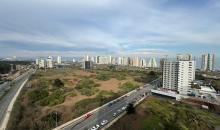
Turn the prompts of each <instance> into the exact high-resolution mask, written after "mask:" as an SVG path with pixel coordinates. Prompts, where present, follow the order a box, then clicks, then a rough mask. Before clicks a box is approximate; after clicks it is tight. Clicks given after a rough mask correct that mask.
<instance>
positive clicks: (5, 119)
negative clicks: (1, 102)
mask: <svg viewBox="0 0 220 130" xmlns="http://www.w3.org/2000/svg"><path fill="white" fill-rule="evenodd" d="M27 81H28V79H26V80H25V81H24V82H23V83H22V85H21V87H20V88H19V89H18V91H17V93H16V94H15V96H14V97H13V99H12V100H11V102H10V104H9V106H8V108H7V110H6V114H5V117H4V119H3V121H2V124H1V127H0V130H5V129H6V127H7V124H8V121H9V118H10V115H11V111H12V108H13V105H14V103H15V101H16V99H17V97H18V95H19V94H20V92H21V90H22V88H23V87H24V85H25V84H26V82H27Z"/></svg>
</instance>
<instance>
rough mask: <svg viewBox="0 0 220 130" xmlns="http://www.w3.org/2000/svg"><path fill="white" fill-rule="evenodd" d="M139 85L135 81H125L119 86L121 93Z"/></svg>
mask: <svg viewBox="0 0 220 130" xmlns="http://www.w3.org/2000/svg"><path fill="white" fill-rule="evenodd" d="M138 87H139V86H138V85H137V84H136V83H135V82H131V81H128V82H125V83H124V84H122V85H121V86H120V87H119V88H120V89H121V92H122V93H127V92H130V91H132V90H134V89H136V88H138Z"/></svg>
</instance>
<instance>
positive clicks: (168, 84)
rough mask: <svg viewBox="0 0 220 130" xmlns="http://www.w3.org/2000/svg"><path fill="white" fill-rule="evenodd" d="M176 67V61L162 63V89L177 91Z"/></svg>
mask: <svg viewBox="0 0 220 130" xmlns="http://www.w3.org/2000/svg"><path fill="white" fill-rule="evenodd" d="M178 67H179V63H178V62H177V61H164V64H163V88H166V89H169V90H175V91H177V86H178Z"/></svg>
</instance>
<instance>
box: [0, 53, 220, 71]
mask: <svg viewBox="0 0 220 130" xmlns="http://www.w3.org/2000/svg"><path fill="white" fill-rule="evenodd" d="M48 56H52V57H53V58H55V59H53V61H56V57H57V56H53V55H48ZM48 56H39V57H17V58H25V59H28V60H32V61H35V59H36V58H47V57H48ZM59 56H61V57H62V61H72V59H73V58H82V57H84V56H85V55H83V56H62V55H59ZM97 56H108V55H97ZM111 56H112V55H111ZM117 57H119V56H117ZM125 57H129V56H125ZM138 57H140V56H138ZM193 57H194V56H193ZM0 58H10V57H0ZM11 58H12V56H11ZM140 58H141V57H140ZM143 58H145V59H150V58H153V57H152V56H151V57H150V56H149V57H146V56H143ZM155 58H156V61H157V63H158V64H159V59H160V58H161V57H155ZM169 58H170V59H175V58H176V57H175V56H173V57H169ZM195 58H196V59H195V61H196V68H201V58H202V57H201V56H200V57H196V56H195ZM215 69H217V70H220V57H215Z"/></svg>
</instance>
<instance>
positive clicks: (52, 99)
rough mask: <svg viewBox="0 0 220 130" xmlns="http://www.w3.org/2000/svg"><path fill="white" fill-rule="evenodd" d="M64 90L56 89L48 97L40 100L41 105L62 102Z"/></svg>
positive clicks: (52, 104) (53, 104)
mask: <svg viewBox="0 0 220 130" xmlns="http://www.w3.org/2000/svg"><path fill="white" fill-rule="evenodd" d="M65 96H66V95H64V92H63V91H61V90H57V91H55V92H54V93H52V94H51V95H49V96H48V97H46V98H44V99H42V100H41V101H40V105H41V106H50V107H51V106H55V105H57V104H60V103H63V102H64V100H65Z"/></svg>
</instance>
